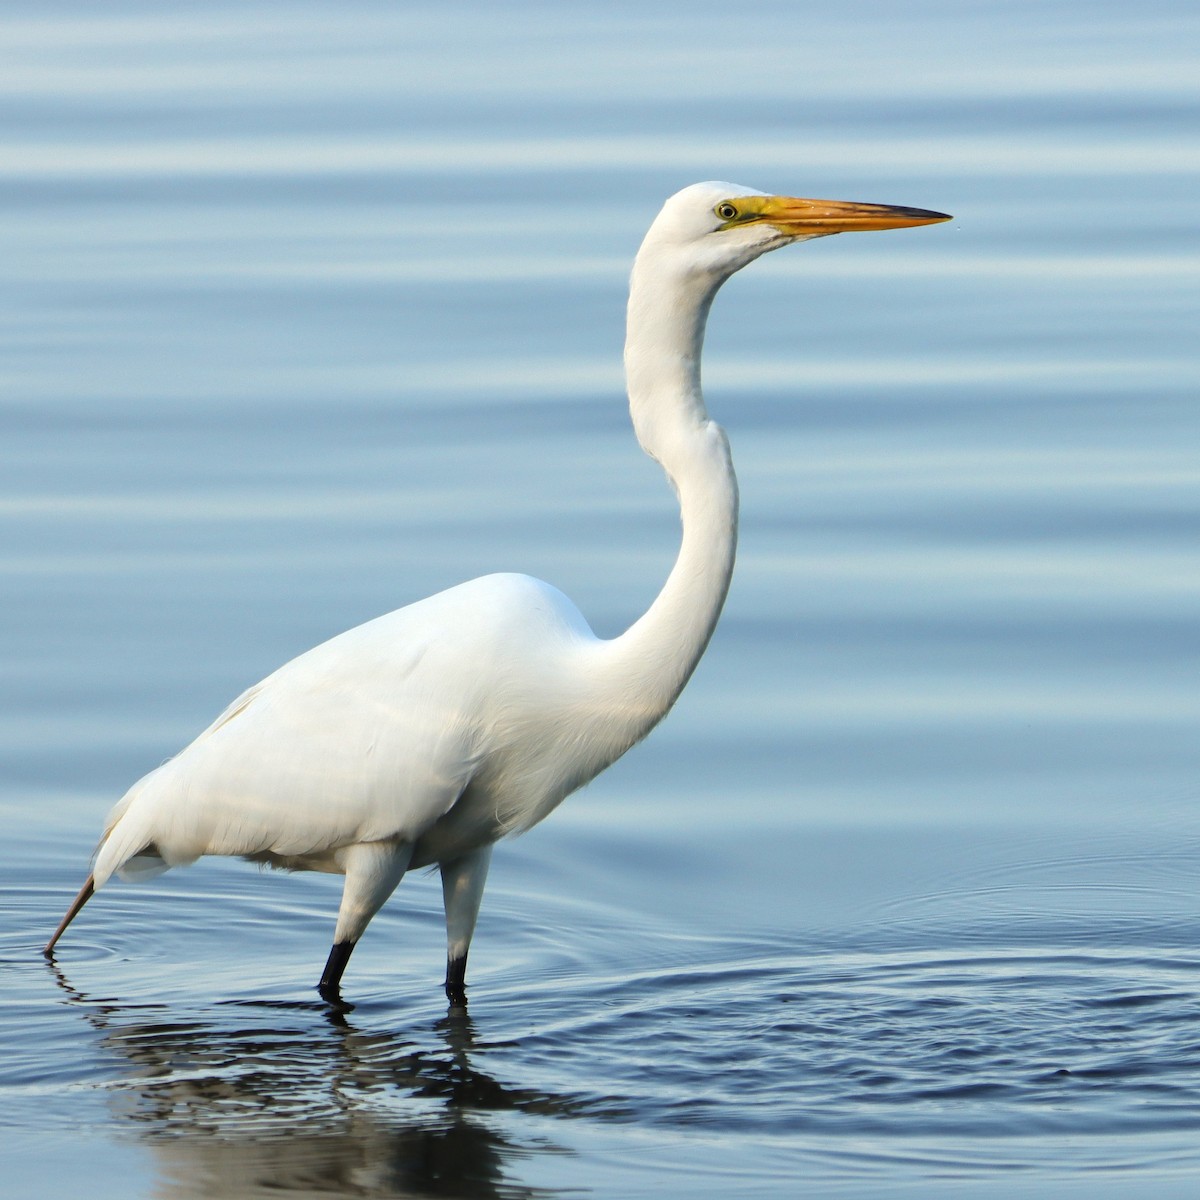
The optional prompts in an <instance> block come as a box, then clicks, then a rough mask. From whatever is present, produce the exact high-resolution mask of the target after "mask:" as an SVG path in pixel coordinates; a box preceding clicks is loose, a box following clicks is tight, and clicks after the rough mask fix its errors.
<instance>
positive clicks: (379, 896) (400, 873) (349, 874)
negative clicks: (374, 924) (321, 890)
mask: <svg viewBox="0 0 1200 1200" xmlns="http://www.w3.org/2000/svg"><path fill="white" fill-rule="evenodd" d="M338 857H339V861H340V863H341V866H342V867H343V868H344V869H345V872H346V886H345V888H344V889H343V891H342V905H341V908H339V909H338V919H337V928H336V929H335V930H334V933H333V949H332V950H330V951H329V959H328V961H327V962H326V963H325V971H324V974H322V976H321V982H320V983H318V984H317V990H318V991H319V992H320V993H321V995H322V996H323V997H324V998H325V999H326V1000H337V999H339V998H340V991H339V988H340V985H341V982H342V972H343V971H345V969H346V964H347V963H348V962H349V961H350V955H351V953H352V952H353V951H354V947H355V944H356V943H357V942H358V939H359V938H360V937H362V935H363V930H365V929H366V927H367V923H368V922H369V921H370V920H371V918H372V917H373V916H374V915H375V914H376V913H377V912H378V911H379V910H380V908H382V907H383V902H384V901H385V900H386V899H387V898H388V897H389V896H390V895H391V894H392V893H393V892H394V891H395V890H396V884H398V883H399V882H400V880H401V879H403V878H404V872H405V871H407V870H408V864H409V860H410V859H411V858H412V846H411V845H409V844H408V843H407V842H360V843H358V845H355V846H347V847H346V848H345V849H344V850H341V851H339V852H338Z"/></svg>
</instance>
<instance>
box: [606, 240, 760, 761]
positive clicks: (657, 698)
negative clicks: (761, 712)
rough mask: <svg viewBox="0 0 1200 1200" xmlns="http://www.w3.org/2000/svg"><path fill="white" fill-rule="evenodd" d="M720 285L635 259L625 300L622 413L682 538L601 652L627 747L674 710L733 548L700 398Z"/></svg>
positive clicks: (717, 603)
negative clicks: (672, 499) (642, 606)
mask: <svg viewBox="0 0 1200 1200" xmlns="http://www.w3.org/2000/svg"><path fill="white" fill-rule="evenodd" d="M721 282H722V281H721V279H719V278H717V279H714V278H710V277H705V276H695V275H692V276H682V277H680V276H672V274H671V273H670V272H669V271H664V270H663V264H662V263H661V262H659V261H656V262H655V264H654V268H653V269H648V268H647V265H646V263H645V262H644V261H643V256H642V255H639V256H638V259H637V261H636V262H635V263H634V269H633V276H632V279H631V282H630V292H629V321H628V329H627V336H626V343H625V371H626V377H627V380H628V387H629V410H630V416H631V417H632V419H633V426H634V430H635V431H636V433H637V438H638V441H639V442H640V443H641V446H642V449H643V450H645V451H646V453H647V454H649V455H650V456H651V457H652V458H654V459H655V460H657V462H658V463H659V464H660V465H661V466H662V468H663V470H664V471H665V472H666V474H667V477H668V479H670V481H671V484H672V486H673V487H674V489H675V491H676V494H677V495H678V497H679V507H680V515H681V517H682V520H683V538H682V542H681V544H680V549H679V556H678V558H677V559H676V561H675V566H674V568H673V569H672V571H671V573H670V576H669V577H668V578H667V582H666V584H665V586H664V587H663V589H662V591H661V592H660V593H659V595H658V597H657V599H656V600H655V601H654V603H653V604H652V605H651V606H650V608H649V610H648V611H647V612H646V613H645V615H644V616H642V617H641V618H640V619H639V620H638V621H636V622H635V623H634V624H633V625H632V626H630V628H629V629H628V630H626V632H625V633H624V634H622V635H621V636H620V637H618V638H615V639H614V640H613V641H612V642H609V643H608V644H607V653H606V658H607V660H608V666H609V669H608V671H606V672H605V676H606V680H607V683H608V687H609V689H611V691H612V697H611V698H612V701H613V704H614V707H616V708H619V709H620V711H622V713H624V714H625V715H626V721H627V733H628V734H629V736H630V744H632V743H633V742H634V741H636V740H637V739H638V738H640V737H641V736H643V735H644V734H645V733H646V732H648V731H649V730H650V729H651V728H652V727H653V726H654V725H655V724H657V722H658V721H659V720H661V718H662V717H663V716H665V715H666V713H667V711H668V709H670V707H671V705H672V704H673V703H674V702H675V699H676V697H678V695H679V693H680V692H681V691H682V690H683V686H684V684H685V683H687V681H688V679H689V678H690V677H691V674H692V672H693V670H695V667H696V664H697V663H698V662H699V661H700V656H701V655H702V654H703V653H704V650H705V648H706V647H707V645H708V641H709V638H710V637H711V636H712V632H713V629H714V628H715V627H716V624H717V618H718V617H719V616H720V614H721V607H722V605H723V604H724V603H725V596H726V594H727V593H728V591H729V581H730V578H731V576H732V574H733V561H734V554H735V550H736V546H737V511H738V494H737V480H736V478H735V476H734V473H733V463H732V461H731V459H730V454H729V443H728V441H727V439H726V437H725V433H724V431H723V430H722V429H721V428H720V426H718V425H717V424H715V423H714V422H713V421H710V420H709V418H708V413H707V411H706V410H705V407H704V397H703V395H702V393H701V390H700V351H701V348H702V345H703V341H704V325H705V321H706V320H707V317H708V310H709V308H710V306H711V304H712V299H713V296H714V295H715V294H716V290H717V288H718V287H719V286H720V283H721Z"/></svg>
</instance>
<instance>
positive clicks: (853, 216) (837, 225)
mask: <svg viewBox="0 0 1200 1200" xmlns="http://www.w3.org/2000/svg"><path fill="white" fill-rule="evenodd" d="M734 203H735V204H736V205H737V207H738V208H739V210H740V212H739V218H740V219H735V220H733V221H731V222H730V225H735V224H741V223H744V222H745V223H748V222H766V223H767V224H769V225H774V226H775V228H776V229H778V230H779V232H780V233H785V234H787V235H788V236H789V237H815V236H819V235H821V234H826V233H852V232H854V231H855V230H864V231H865V230H868V229H906V228H908V227H909V226H911V225H935V224H937V223H938V222H939V221H949V220H951V217H950V216H949V214H947V213H940V212H932V211H930V210H929V209H926V208H902V207H900V206H898V205H893V204H858V203H856V202H854V201H851V200H802V199H798V198H797V197H795V196H754V197H746V198H742V199H739V200H736V201H734Z"/></svg>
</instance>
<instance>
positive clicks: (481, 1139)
mask: <svg viewBox="0 0 1200 1200" xmlns="http://www.w3.org/2000/svg"><path fill="white" fill-rule="evenodd" d="M55 975H56V977H57V979H58V982H59V985H60V987H61V988H62V990H63V991H64V992H65V993H66V994H67V995H68V996H69V998H70V1002H71V1003H72V1005H73V1006H75V1007H76V1008H77V1010H78V1011H80V1012H81V1013H82V1014H83V1015H84V1017H85V1018H86V1019H87V1020H88V1022H89V1023H90V1024H91V1025H92V1026H93V1027H94V1028H95V1029H96V1030H97V1031H98V1032H99V1033H100V1034H101V1035H102V1043H101V1044H102V1046H103V1048H104V1049H105V1050H106V1051H107V1052H109V1053H110V1054H112V1055H113V1056H115V1057H116V1058H118V1059H122V1060H124V1061H125V1062H126V1063H127V1064H128V1066H129V1068H130V1069H129V1072H128V1074H126V1075H125V1077H124V1078H122V1079H118V1080H115V1081H114V1082H113V1083H112V1084H111V1085H110V1086H111V1089H112V1096H113V1104H114V1108H115V1109H116V1111H117V1115H118V1118H119V1120H120V1122H121V1124H122V1125H123V1126H124V1127H126V1128H127V1129H128V1130H129V1131H132V1132H133V1133H135V1134H136V1135H137V1136H138V1138H139V1139H140V1140H142V1141H144V1142H145V1143H146V1144H147V1145H148V1146H149V1148H150V1149H151V1150H152V1152H153V1154H154V1157H155V1159H156V1162H157V1166H158V1169H159V1172H160V1174H161V1181H160V1184H159V1187H158V1189H157V1191H156V1193H155V1194H156V1195H158V1196H160V1197H164V1198H169V1200H182V1198H183V1197H196V1198H199V1197H210V1196H211V1197H222V1198H224V1197H228V1196H231V1195H236V1196H238V1197H243V1198H246V1200H253V1198H255V1197H260V1196H261V1197H267V1196H271V1197H276V1198H277V1197H280V1196H286V1195H289V1194H291V1195H297V1196H304V1197H306V1198H310V1200H318V1198H323V1197H330V1198H331V1200H332V1197H348V1196H349V1197H418V1196H462V1197H468V1196H469V1197H473V1198H474V1200H489V1198H491V1197H495V1198H496V1200H535V1198H537V1200H549V1198H550V1197H552V1196H555V1197H557V1196H561V1195H562V1194H563V1193H562V1192H559V1191H557V1190H555V1191H547V1190H545V1189H541V1188H533V1187H527V1186H524V1185H522V1184H521V1183H519V1182H516V1181H514V1180H513V1179H512V1178H511V1175H512V1173H513V1169H514V1167H515V1165H516V1160H518V1159H521V1160H527V1159H528V1158H529V1156H530V1155H531V1154H546V1153H561V1152H562V1150H561V1148H559V1147H556V1146H554V1145H552V1144H550V1143H548V1142H547V1141H545V1140H532V1139H526V1140H518V1139H517V1138H516V1137H514V1136H512V1134H511V1131H508V1130H506V1129H505V1128H504V1126H505V1122H504V1120H503V1117H502V1116H500V1115H499V1114H503V1113H506V1112H508V1113H524V1114H530V1115H541V1116H546V1117H551V1118H559V1117H571V1116H578V1115H583V1114H584V1113H586V1112H588V1111H589V1110H590V1109H591V1107H592V1105H591V1104H590V1103H589V1102H587V1101H584V1100H581V1099H578V1098H575V1097H569V1096H556V1095H551V1094H549V1093H546V1092H540V1091H537V1090H533V1089H526V1088H519V1087H513V1086H511V1085H509V1084H505V1083H502V1082H501V1081H500V1080H498V1079H496V1078H494V1077H493V1076H491V1075H488V1074H487V1073H486V1072H484V1071H481V1070H479V1069H478V1068H477V1067H476V1066H474V1065H473V1063H472V1057H473V1055H475V1054H476V1052H477V1049H481V1047H478V1043H477V1034H476V1028H475V1025H474V1023H473V1022H472V1020H471V1018H470V1017H469V1016H468V1015H467V1013H466V1010H465V1009H451V1010H450V1011H449V1013H447V1015H445V1016H444V1017H442V1018H441V1019H440V1020H436V1021H434V1022H432V1023H426V1024H420V1025H417V1026H416V1027H415V1028H414V1029H413V1030H412V1031H411V1032H410V1033H409V1034H407V1035H401V1034H394V1033H389V1032H384V1031H379V1030H367V1029H361V1028H358V1027H356V1026H355V1024H354V1023H353V1022H352V1020H351V1019H350V1016H349V1014H348V1012H347V1011H345V1010H336V1009H330V1008H328V1007H327V1006H325V1005H324V1004H321V1003H319V1002H312V1003H304V1002H298V1003H288V1002H274V1001H272V1002H229V1003H226V1004H223V1005H220V1006H219V1008H220V1012H221V1015H220V1018H219V1019H218V1018H217V1017H215V1016H214V1013H213V1010H211V1009H210V1010H207V1011H206V1012H202V1013H197V1014H196V1015H195V1016H194V1017H193V1018H192V1019H186V1018H185V1017H183V1016H182V1015H181V1014H180V1013H179V1011H178V1009H177V1008H175V1007H173V1008H172V1009H171V1010H168V1009H166V1008H165V1007H164V1006H159V1005H152V1006H144V1005H127V1004H118V1003H116V1002H113V1001H108V1000H97V999H93V998H90V997H88V996H85V995H83V994H82V993H80V992H79V991H77V990H76V989H75V988H74V987H72V985H71V984H70V983H69V982H68V980H67V979H66V977H65V976H64V975H63V974H62V971H61V969H59V968H57V967H56V968H55ZM159 1014H161V1017H160V1016H159ZM418 1039H420V1040H418ZM606 1107H607V1108H608V1111H609V1112H610V1113H611V1112H612V1108H611V1106H606Z"/></svg>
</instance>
